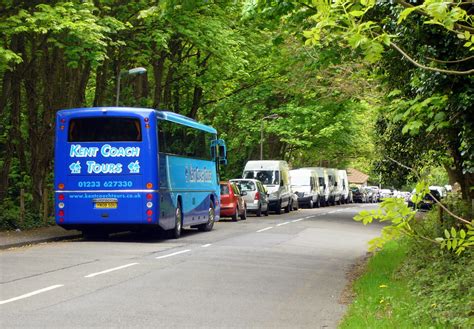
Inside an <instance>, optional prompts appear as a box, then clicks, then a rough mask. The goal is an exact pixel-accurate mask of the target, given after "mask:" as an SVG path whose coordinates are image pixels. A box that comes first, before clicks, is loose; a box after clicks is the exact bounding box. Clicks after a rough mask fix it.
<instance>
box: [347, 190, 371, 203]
mask: <svg viewBox="0 0 474 329" xmlns="http://www.w3.org/2000/svg"><path fill="white" fill-rule="evenodd" d="M351 192H352V200H353V202H357V203H365V202H367V192H366V191H365V189H363V188H360V187H351Z"/></svg>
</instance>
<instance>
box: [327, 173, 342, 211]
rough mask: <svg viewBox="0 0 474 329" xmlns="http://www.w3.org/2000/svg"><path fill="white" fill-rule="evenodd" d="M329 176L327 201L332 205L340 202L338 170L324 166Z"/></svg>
mask: <svg viewBox="0 0 474 329" xmlns="http://www.w3.org/2000/svg"><path fill="white" fill-rule="evenodd" d="M326 171H327V173H328V178H329V199H330V201H329V203H330V204H332V205H335V204H340V203H341V188H340V186H339V184H338V180H339V170H337V169H334V168H326Z"/></svg>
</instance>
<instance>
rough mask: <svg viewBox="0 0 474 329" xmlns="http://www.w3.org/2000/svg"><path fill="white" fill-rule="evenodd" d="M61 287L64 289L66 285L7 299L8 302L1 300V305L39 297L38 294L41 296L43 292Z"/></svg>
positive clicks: (58, 285)
mask: <svg viewBox="0 0 474 329" xmlns="http://www.w3.org/2000/svg"><path fill="white" fill-rule="evenodd" d="M61 287H64V285H63V284H57V285H54V286H51V287H47V288H43V289H40V290H36V291H33V292H30V293H27V294H24V295H21V296H18V297H14V298H10V299H6V300H1V301H0V305H3V304H7V303H11V302H14V301H17V300H20V299H24V298H28V297H31V296H34V295H38V294H41V293H43V292H46V291H50V290H53V289H56V288H61Z"/></svg>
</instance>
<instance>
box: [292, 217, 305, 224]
mask: <svg viewBox="0 0 474 329" xmlns="http://www.w3.org/2000/svg"><path fill="white" fill-rule="evenodd" d="M306 218H309V217H305V218H300V219H295V220H292V221H291V222H292V223H296V222H301V221H302V220H305V219H306Z"/></svg>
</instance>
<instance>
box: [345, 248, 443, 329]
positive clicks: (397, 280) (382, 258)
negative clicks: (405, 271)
mask: <svg viewBox="0 0 474 329" xmlns="http://www.w3.org/2000/svg"><path fill="white" fill-rule="evenodd" d="M408 249H409V247H408V245H407V244H406V243H403V242H400V241H391V242H389V243H387V244H386V245H385V247H384V248H383V250H381V251H379V252H378V253H376V254H375V255H374V256H373V257H371V258H370V259H369V262H368V264H367V268H366V271H365V273H364V274H363V275H362V277H360V278H359V279H357V280H356V281H355V282H354V285H353V289H354V292H355V295H356V298H355V299H354V301H353V302H352V304H351V305H350V306H349V309H348V312H347V313H346V316H345V317H344V319H343V320H342V322H341V323H340V325H339V327H340V328H436V326H433V324H432V321H430V318H429V317H428V316H426V317H423V316H421V317H420V316H418V317H417V319H416V323H414V321H413V319H412V318H411V317H410V315H411V313H412V311H413V310H415V309H417V308H418V307H419V305H418V304H419V302H420V301H419V300H417V298H416V297H415V296H413V295H412V293H411V292H410V289H409V287H408V283H409V279H408V278H407V277H402V276H400V275H398V274H397V271H398V269H399V268H400V266H401V264H402V262H403V261H404V260H405V258H406V257H407V256H406V255H407V251H408Z"/></svg>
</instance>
